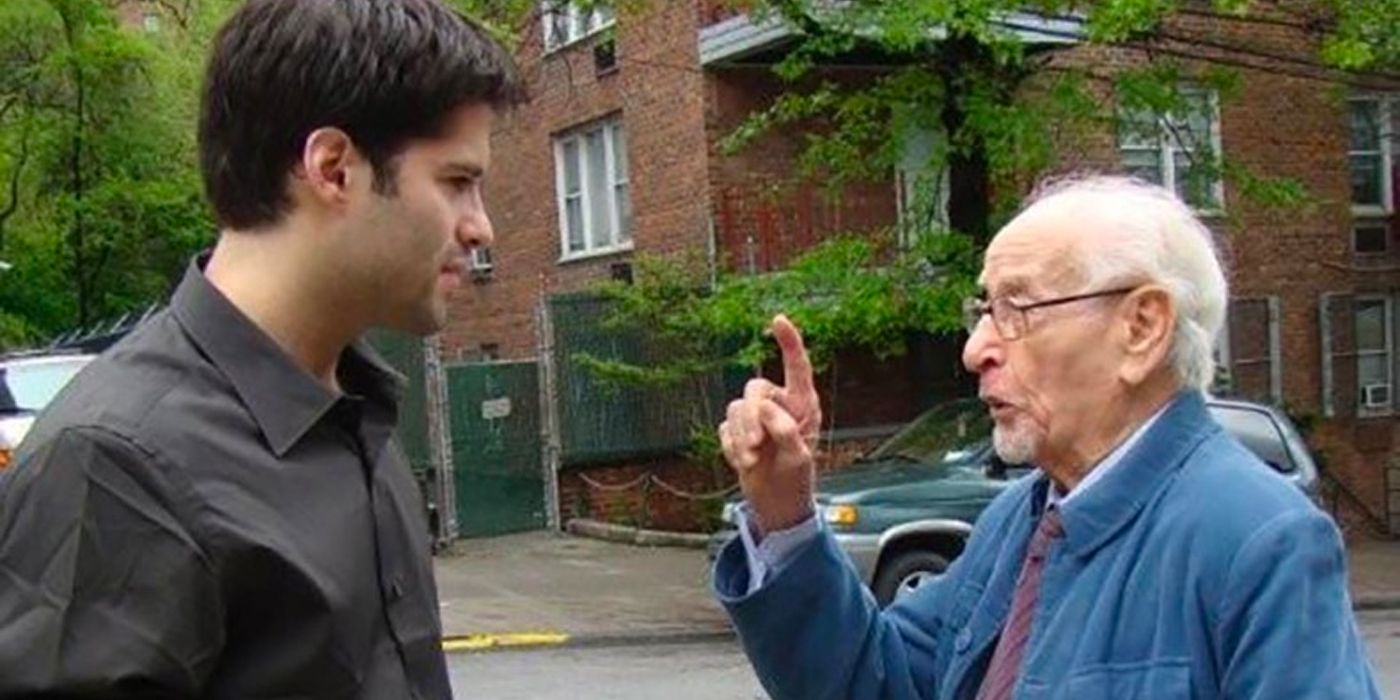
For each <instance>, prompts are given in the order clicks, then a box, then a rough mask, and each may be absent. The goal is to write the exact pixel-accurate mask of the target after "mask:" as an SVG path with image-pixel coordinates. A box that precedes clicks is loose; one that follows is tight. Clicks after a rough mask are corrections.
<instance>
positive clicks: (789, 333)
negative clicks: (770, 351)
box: [773, 314, 817, 397]
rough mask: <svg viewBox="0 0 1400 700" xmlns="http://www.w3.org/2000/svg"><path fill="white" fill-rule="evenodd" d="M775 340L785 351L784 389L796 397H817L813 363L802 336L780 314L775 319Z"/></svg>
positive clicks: (785, 317)
mask: <svg viewBox="0 0 1400 700" xmlns="http://www.w3.org/2000/svg"><path fill="white" fill-rule="evenodd" d="M773 338H774V339H775V340H777V341H778V347H779V348H780V349H781V350H782V351H783V388H785V389H786V390H787V392H788V393H789V394H792V395H795V396H802V397H807V396H815V395H816V393H817V389H816V385H815V384H814V383H813V381H812V361H811V359H809V358H808V357H807V346H805V345H803V344H802V334H801V333H799V332H798V330H797V326H794V325H793V324H792V321H790V320H788V317H787V316H784V315H783V314H778V315H777V316H776V317H775V318H774V319H773Z"/></svg>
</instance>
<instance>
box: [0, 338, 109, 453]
mask: <svg viewBox="0 0 1400 700" xmlns="http://www.w3.org/2000/svg"><path fill="white" fill-rule="evenodd" d="M92 358H93V356H92V355H67V354H57V355H23V356H12V357H6V358H0V469H4V468H6V467H8V466H10V460H11V459H12V458H13V455H14V450H15V448H17V447H19V443H20V441H21V440H23V439H24V435H25V433H27V432H29V427H30V426H31V425H33V424H34V418H35V416H37V415H38V414H39V411H41V410H43V409H44V407H45V406H47V405H49V402H50V401H52V400H53V398H54V397H55V396H57V395H58V392H59V390H61V389H63V387H64V386H65V385H67V384H68V382H69V381H70V380H71V379H73V377H74V376H76V375H77V374H78V371H79V370H81V369H82V368H83V367H85V366H87V363H88V362H90V361H92Z"/></svg>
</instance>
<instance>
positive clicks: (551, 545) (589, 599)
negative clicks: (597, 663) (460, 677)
mask: <svg viewBox="0 0 1400 700" xmlns="http://www.w3.org/2000/svg"><path fill="white" fill-rule="evenodd" d="M435 568H436V572H437V584H438V596H439V598H440V599H441V604H442V625H443V633H444V636H445V637H446V638H447V642H446V644H445V646H446V647H447V648H448V649H449V650H476V649H483V648H492V647H510V646H543V645H559V644H569V645H579V646H581V645H590V644H592V645H599V644H617V643H627V644H638V643H650V642H662V641H676V642H679V641H695V640H700V639H710V638H721V637H728V636H730V635H731V632H730V627H729V622H728V618H727V617H726V616H725V614H724V611H723V610H722V609H721V608H720V607H719V604H718V603H716V602H715V601H714V599H713V598H712V597H711V596H710V592H709V588H708V585H709V563H708V562H707V561H706V558H705V551H704V550H703V549H682V548H673V547H638V546H633V545H625V544H615V543H611V542H603V541H599V540H592V539H585V538H581V537H574V536H571V535H564V534H558V533H552V532H531V533H526V534H519V535H507V536H504V537H496V538H491V539H475V540H463V541H461V542H458V543H457V544H456V545H454V548H453V552H452V553H451V554H449V555H446V556H439V557H437V559H436V561H435Z"/></svg>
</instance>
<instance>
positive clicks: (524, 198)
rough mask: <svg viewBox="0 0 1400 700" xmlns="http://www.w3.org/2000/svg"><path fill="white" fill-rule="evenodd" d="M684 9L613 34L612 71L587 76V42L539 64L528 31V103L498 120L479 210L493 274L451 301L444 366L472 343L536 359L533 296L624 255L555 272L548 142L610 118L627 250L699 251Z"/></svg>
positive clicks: (696, 73) (698, 134) (692, 80)
mask: <svg viewBox="0 0 1400 700" xmlns="http://www.w3.org/2000/svg"><path fill="white" fill-rule="evenodd" d="M695 12H696V8H695V6H694V5H692V4H688V3H657V4H656V7H655V9H654V10H653V11H651V12H650V13H648V14H646V15H644V16H640V17H638V16H626V15H625V16H623V17H622V18H621V19H620V20H619V22H618V25H617V31H616V38H617V57H618V68H617V70H615V71H613V72H611V73H607V74H604V75H601V76H599V75H596V74H595V70H594V66H593V54H592V50H591V48H590V47H591V46H592V45H593V43H594V41H596V38H595V39H590V40H586V41H584V42H581V43H580V44H577V45H574V46H571V47H567V48H564V49H562V50H560V51H556V52H553V53H551V54H548V55H542V54H543V51H542V49H543V43H542V40H541V38H540V34H539V30H538V27H536V28H535V30H534V31H533V32H532V33H531V35H530V36H528V37H526V39H525V40H524V42H523V44H522V47H521V51H520V54H519V59H520V62H521V66H522V69H523V71H524V73H525V75H526V76H527V78H528V81H529V89H530V93H531V95H532V97H533V99H532V101H531V103H530V104H528V105H525V106H523V107H521V108H519V109H517V110H516V111H515V112H513V113H511V114H509V115H506V116H504V117H503V118H502V119H501V120H499V122H498V124H497V128H496V130H495V132H494V133H493V136H492V148H493V151H494V153H493V165H492V170H491V173H490V174H489V175H488V182H487V186H486V193H485V196H486V206H487V209H488V211H489V213H490V214H491V216H492V222H493V223H494V225H495V232H496V243H495V245H494V246H493V250H492V252H493V255H494V258H495V266H496V269H495V273H494V275H493V276H492V277H491V279H490V280H489V281H485V282H482V283H478V284H473V285H469V286H468V287H467V288H465V289H463V290H462V291H461V292H459V293H458V295H457V296H456V297H455V298H454V301H453V304H452V309H451V313H450V320H449V324H448V327H447V328H446V329H445V331H444V346H445V347H446V348H447V356H448V358H449V359H454V358H466V359H471V358H472V357H473V353H474V352H475V350H476V349H477V348H479V347H480V345H481V344H483V343H493V344H497V345H499V347H500V353H501V357H502V358H505V359H516V358H523V357H532V356H534V355H536V354H537V352H536V333H535V318H534V309H535V307H536V305H537V304H538V302H539V300H540V299H541V298H542V296H544V295H547V294H552V293H556V292H566V291H576V290H580V289H583V288H585V287H587V286H588V285H589V284H590V283H592V282H593V281H595V280H598V279H600V278H604V277H606V276H607V275H608V272H609V265H610V264H612V263H614V262H618V261H620V260H626V259H627V258H628V257H630V255H629V254H620V255H613V256H609V257H605V258H594V259H589V260H583V261H577V262H569V263H563V264H561V263H559V257H560V242H559V217H558V207H557V205H556V203H555V196H556V193H555V185H554V183H555V167H554V145H553V136H554V135H555V134H559V133H561V132H564V131H567V130H569V129H571V128H572V127H575V126H579V125H582V124H586V123H588V122H590V121H594V120H596V119H599V118H603V117H607V116H610V115H620V117H621V120H622V124H623V129H624V131H625V133H626V136H627V145H628V160H629V173H628V178H629V181H630V192H631V199H632V207H633V210H634V211H635V221H634V226H633V240H634V246H635V249H636V250H638V251H647V252H651V253H659V254H664V253H671V252H675V251H678V250H682V249H686V248H700V249H703V248H704V247H705V246H706V244H707V241H708V237H709V219H708V210H709V198H708V188H707V186H706V176H705V166H704V159H703V157H702V156H700V155H699V154H703V153H704V152H705V149H706V144H705V130H704V122H703V99H704V89H703V78H702V74H701V72H700V69H699V66H698V63H699V59H698V43H697V33H696V17H695Z"/></svg>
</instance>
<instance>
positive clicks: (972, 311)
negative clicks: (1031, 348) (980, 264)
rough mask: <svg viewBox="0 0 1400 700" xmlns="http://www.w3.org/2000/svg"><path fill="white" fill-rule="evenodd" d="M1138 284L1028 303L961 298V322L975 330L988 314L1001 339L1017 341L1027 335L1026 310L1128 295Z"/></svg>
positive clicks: (1000, 299) (1003, 299)
mask: <svg viewBox="0 0 1400 700" xmlns="http://www.w3.org/2000/svg"><path fill="white" fill-rule="evenodd" d="M1135 289H1137V287H1119V288H1117V289H1108V290H1105V291H1102V292H1090V293H1088V294H1076V295H1074V296H1068V297H1060V298H1058V299H1048V300H1046V301H1037V302H1033V303H1030V304H1017V303H1016V302H1014V301H1011V300H1010V299H1007V298H1005V297H1001V298H997V299H992V300H990V301H988V300H986V299H981V298H976V297H974V298H972V299H967V300H965V301H963V324H964V325H965V326H966V327H967V332H968V333H972V332H975V331H976V330H977V324H979V323H981V322H982V317H983V316H987V315H991V317H992V325H993V326H995V327H996V329H997V334H998V335H1000V336H1001V339H1002V340H1017V339H1019V338H1021V337H1023V336H1025V335H1026V329H1027V328H1029V325H1030V321H1029V320H1028V319H1027V318H1026V312H1028V311H1033V310H1035V309H1044V308H1046V307H1050V306H1061V305H1063V304H1071V303H1073V302H1076V301H1085V300H1087V299H1098V298H1100V297H1109V296H1115V295H1118V294H1127V293H1129V292H1131V291H1133V290H1135Z"/></svg>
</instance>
